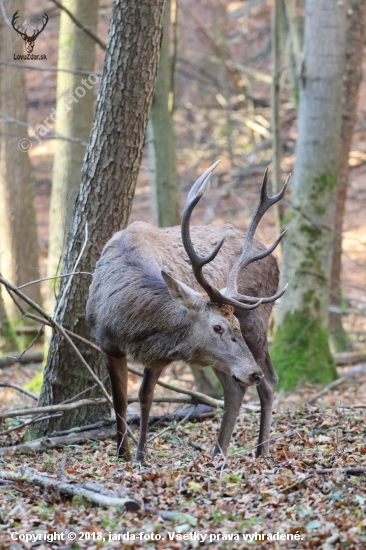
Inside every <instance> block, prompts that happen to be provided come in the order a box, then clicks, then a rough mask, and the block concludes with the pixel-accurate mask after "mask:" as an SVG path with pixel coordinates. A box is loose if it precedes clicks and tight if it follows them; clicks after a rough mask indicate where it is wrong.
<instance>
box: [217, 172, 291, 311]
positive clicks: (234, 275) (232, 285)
mask: <svg viewBox="0 0 366 550" xmlns="http://www.w3.org/2000/svg"><path fill="white" fill-rule="evenodd" d="M267 178H268V168H266V170H265V172H264V176H263V181H262V188H261V197H260V200H259V203H258V205H257V208H256V210H255V212H254V214H253V217H252V219H251V222H250V224H249V227H248V230H247V233H246V236H245V240H244V244H243V250H242V253H241V254H240V256H239V258H238V259H237V261H236V262H235V264H234V265H233V267H232V268H231V270H230V273H229V276H228V281H227V286H226V289H225V296H227V297H228V298H231V299H235V300H238V301H239V302H242V301H245V302H247V303H258V300H259V298H258V297H255V296H246V295H245V294H239V293H238V290H237V279H238V275H239V273H240V271H241V270H242V269H244V268H245V267H247V266H248V265H249V264H251V263H252V262H255V261H257V260H261V259H263V258H265V257H266V256H269V255H270V254H271V253H272V252H273V251H274V250H275V248H276V247H277V246H278V244H279V243H280V242H281V240H282V239H283V237H284V235H285V233H286V231H287V229H285V230H284V231H283V232H282V233H281V235H280V236H279V237H278V238H277V239H276V240H275V242H274V243H273V244H272V245H271V246H270V247H268V248H267V249H266V250H261V251H259V252H254V251H253V249H252V242H253V238H254V234H255V231H256V229H257V227H258V224H259V222H260V220H261V218H262V217H263V215H264V214H265V213H266V212H267V210H268V209H269V208H270V207H271V206H272V205H274V204H276V203H277V202H278V201H279V200H281V199H282V197H283V196H284V194H285V192H286V188H287V185H288V182H289V180H290V174H289V175H288V176H287V178H286V181H285V184H284V186H283V188H282V189H281V191H280V192H279V193H277V194H276V195H274V196H272V197H270V196H268V193H267ZM285 291H286V287H285V289H284V290H283V291H281V292H280V293H278V294H275V295H273V296H268V297H267V298H263V299H262V300H261V303H270V302H273V301H275V300H277V299H278V298H280V296H282V294H283V293H284V292H285Z"/></svg>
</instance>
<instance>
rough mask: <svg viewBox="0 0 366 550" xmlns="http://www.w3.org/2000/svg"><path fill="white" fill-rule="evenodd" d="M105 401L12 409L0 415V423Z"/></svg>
mask: <svg viewBox="0 0 366 550" xmlns="http://www.w3.org/2000/svg"><path fill="white" fill-rule="evenodd" d="M106 402H107V400H106V399H105V398H104V397H95V398H92V399H80V401H75V402H73V403H64V404H62V403H60V404H59V405H50V406H49V407H26V408H25V409H13V410H11V411H5V412H3V413H0V421H1V420H4V419H5V418H15V417H16V416H28V415H30V414H32V415H34V414H45V413H53V412H65V411H72V410H73V409H78V408H79V407H87V406H90V405H93V406H97V405H103V404H104V403H106Z"/></svg>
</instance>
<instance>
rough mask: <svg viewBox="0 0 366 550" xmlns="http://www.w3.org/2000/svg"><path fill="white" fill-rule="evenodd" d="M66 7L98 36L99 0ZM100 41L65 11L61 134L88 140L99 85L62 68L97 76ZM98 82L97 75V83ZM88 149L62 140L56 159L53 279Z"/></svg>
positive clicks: (75, 0)
mask: <svg viewBox="0 0 366 550" xmlns="http://www.w3.org/2000/svg"><path fill="white" fill-rule="evenodd" d="M63 5H64V6H65V7H66V8H68V9H69V10H70V11H71V12H72V13H73V14H74V15H75V17H77V19H79V20H80V21H82V22H83V24H84V25H85V26H87V27H88V28H89V29H91V30H92V31H93V32H95V33H96V29H97V23H98V0H64V1H63ZM94 65H95V43H94V41H93V40H92V39H91V38H90V37H89V36H88V35H87V34H86V33H85V32H84V31H83V30H82V29H79V28H78V27H77V26H76V25H75V23H74V22H73V21H72V20H71V19H70V17H69V15H68V14H67V13H66V12H64V11H62V10H61V14H60V35H59V46H58V69H61V71H60V72H59V73H58V74H57V100H56V123H55V130H56V132H57V133H58V134H62V135H64V136H68V137H74V138H78V139H81V140H84V141H85V142H87V141H88V138H89V133H90V128H91V124H92V120H93V111H94V84H93V83H92V82H90V81H89V80H88V76H82V75H78V74H72V73H66V72H62V69H72V70H82V71H89V72H90V73H93V71H94ZM91 80H92V81H95V78H94V77H93V78H92V79H91ZM85 150H86V148H85V145H83V144H81V143H74V142H71V141H66V140H63V139H58V140H57V142H56V150H55V155H54V160H53V174H52V195H51V207H50V222H49V228H50V230H49V248H48V277H53V276H55V275H56V274H57V273H60V271H61V267H62V266H61V264H62V257H63V253H64V249H65V246H66V238H67V232H68V229H69V226H70V221H71V218H72V213H73V210H74V205H75V198H76V195H77V193H78V191H79V187H80V182H81V168H82V165H83V158H84V155H85ZM58 287H59V284H58V281H57V282H56V281H55V280H52V281H49V293H48V309H49V311H53V309H54V305H55V301H56V298H55V294H56V293H57V289H58Z"/></svg>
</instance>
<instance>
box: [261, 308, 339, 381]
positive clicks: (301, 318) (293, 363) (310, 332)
mask: <svg viewBox="0 0 366 550" xmlns="http://www.w3.org/2000/svg"><path fill="white" fill-rule="evenodd" d="M328 336H329V334H328V330H327V329H325V328H324V327H322V326H321V324H320V321H319V320H317V319H314V318H312V317H311V316H310V315H309V313H308V312H306V311H301V312H300V311H296V312H294V313H291V314H290V313H288V314H287V315H286V317H285V319H284V321H283V323H282V324H281V326H279V327H278V329H277V333H276V335H275V338H274V341H273V344H272V347H271V358H272V361H273V365H274V367H275V370H276V373H277V375H278V377H279V383H278V388H279V389H284V390H289V389H292V388H294V387H295V386H297V384H299V383H301V382H312V383H315V384H328V383H330V382H332V381H333V380H335V379H336V378H337V369H336V365H335V362H334V359H333V357H332V354H331V352H330V348H329V342H328Z"/></svg>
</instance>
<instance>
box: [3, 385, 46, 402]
mask: <svg viewBox="0 0 366 550" xmlns="http://www.w3.org/2000/svg"><path fill="white" fill-rule="evenodd" d="M0 388H12V389H13V390H16V391H18V392H20V393H23V394H24V395H26V396H27V397H30V398H31V399H34V401H38V395H36V394H35V393H32V392H31V391H28V390H26V389H24V388H22V386H18V384H12V383H11V382H0Z"/></svg>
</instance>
